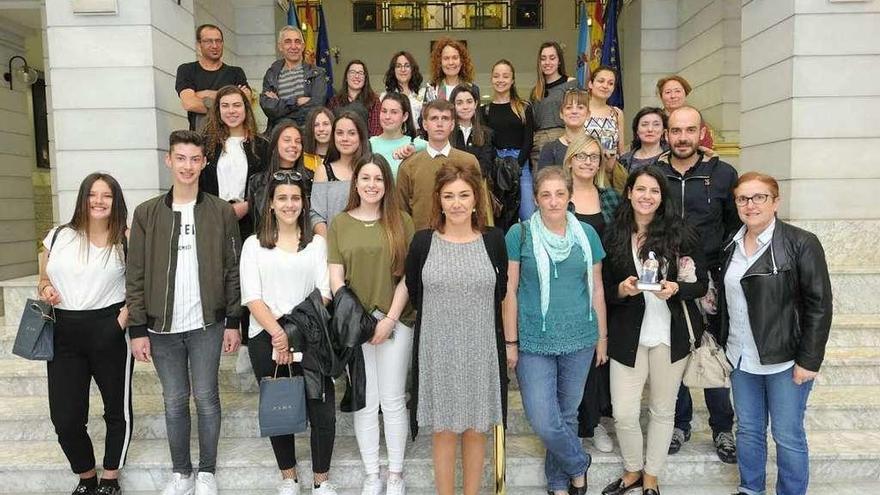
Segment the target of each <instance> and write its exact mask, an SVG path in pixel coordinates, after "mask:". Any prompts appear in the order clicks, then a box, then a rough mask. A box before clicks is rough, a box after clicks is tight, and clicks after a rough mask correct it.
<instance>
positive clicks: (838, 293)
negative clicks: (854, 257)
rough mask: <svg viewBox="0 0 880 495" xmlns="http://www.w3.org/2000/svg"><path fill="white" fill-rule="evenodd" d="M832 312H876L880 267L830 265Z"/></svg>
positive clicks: (879, 296)
mask: <svg viewBox="0 0 880 495" xmlns="http://www.w3.org/2000/svg"><path fill="white" fill-rule="evenodd" d="M829 273H830V275H831V291H832V297H833V301H834V314H835V315H844V314H856V315H858V314H876V313H877V301H880V267H878V266H870V267H864V266H856V267H830V268H829Z"/></svg>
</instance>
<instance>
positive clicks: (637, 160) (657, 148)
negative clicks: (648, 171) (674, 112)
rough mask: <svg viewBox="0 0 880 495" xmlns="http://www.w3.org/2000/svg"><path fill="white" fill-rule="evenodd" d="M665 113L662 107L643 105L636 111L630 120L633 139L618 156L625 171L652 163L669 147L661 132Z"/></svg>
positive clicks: (664, 124)
mask: <svg viewBox="0 0 880 495" xmlns="http://www.w3.org/2000/svg"><path fill="white" fill-rule="evenodd" d="M665 131H666V114H665V113H664V112H663V109H662V108H657V107H645V108H642V109H641V110H639V111H638V113H636V116H635V117H633V122H632V133H633V139H632V144H631V145H630V147H629V151H627V152H626V153H624V154H623V155H621V156H620V158H618V161H619V162H620V163H621V164H622V165H623V167H624V168H625V169H626V171H627V172H629V173H632V172H635V171H636V170H638V169H640V168H643V167H647V166H648V165H654V164H655V163H657V160H658V159H659V158H660V155H662V154H663V153H665V152H666V151H667V150H668V149H669V145H668V144H666V140H665V139H664V138H663V134H664V132H665Z"/></svg>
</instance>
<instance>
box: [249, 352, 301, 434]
mask: <svg viewBox="0 0 880 495" xmlns="http://www.w3.org/2000/svg"><path fill="white" fill-rule="evenodd" d="M287 369H288V370H289V371H290V375H291V376H282V377H279V376H278V365H275V375H274V376H272V377H264V378H263V379H262V380H260V436H261V437H275V436H279V435H293V434H295V433H302V432H304V431H306V429H308V427H309V420H308V415H307V413H306V386H305V380H304V379H303V377H302V376H293V368H292V366H290V365H287Z"/></svg>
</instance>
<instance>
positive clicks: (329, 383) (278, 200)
mask: <svg viewBox="0 0 880 495" xmlns="http://www.w3.org/2000/svg"><path fill="white" fill-rule="evenodd" d="M289 128H290V129H296V127H295V126H293V127H289ZM277 131H278V127H276V128H275V130H274V131H273V132H277ZM265 194H266V197H267V198H268V200H267V201H265V202H264V204H263V206H262V211H263V214H262V216H263V219H264V220H263V222H262V224H261V225H260V228H259V229H258V230H257V233H256V234H255V235H252V236H250V237H249V238H248V239H247V240H245V242H244V245H243V246H242V248H241V267H240V273H241V302H242V304H244V305H247V307H248V308H249V309H250V320H251V324H250V329H249V332H250V335H249V340H250V345H248V352H249V354H250V357H251V363H252V364H253V369H254V375H255V376H256V378H257V381H258V382H259V381H260V380H261V379H262V378H266V377H273V376H289V371H293V373H294V374H302V373H303V370H302V366H301V365H300V364H299V363H298V362H293V355H292V353H291V352H290V348H291V342H288V337H287V335H286V334H285V331H284V328H283V327H282V326H281V324H280V323H279V322H278V319H279V318H281V317H282V316H284V315H286V314H288V313H290V312H291V311H292V310H293V308H295V307H296V306H297V305H298V304H300V303H301V302H303V301H304V300H305V299H306V298H308V297H309V295H310V294H311V293H312V292H314V291H315V290H316V289H317V290H319V291H320V293H321V296H322V298H323V302H324V304H327V302H329V300H330V282H329V277H328V271H327V243H326V241H325V240H324V238H323V237H321V236H316V235H313V232H312V226H311V222H309V215H308V212H309V199H308V196H306V194H305V188H304V181H303V176H302V174H301V173H300V172H299V171H296V170H292V169H279V170H275V171H273V172H272V174H271V176H270V182H269V183H268V185H267V188H266V191H265ZM276 340H280V341H281V342H282V345H279V346H277V347H276V346H273V343H274V341H276ZM273 347H274V348H273ZM273 351H274V352H273ZM294 351H299V352H304V353H306V354H308V353H309V352H310V349H308V348H305V349H294ZM287 365H290V366H289V367H288V366H287ZM323 380H324V387H323V390H324V392H325V393H324V396H323V397H320V398H312V397H308V398H307V399H306V410H307V412H308V416H309V425H310V427H311V428H310V434H311V453H312V471H313V473H314V490H313V491H312V493H314V494H321V495H336V491H335V489H334V488H333V485H332V484H331V483H330V482H329V481H328V478H329V471H330V458H331V457H332V455H333V442H334V439H335V437H336V396H335V392H334V387H333V380H332V379H331V377H329V376H324V377H323ZM269 440H270V441H271V443H272V450H273V451H274V452H275V460H276V462H277V463H278V469H279V470H280V471H281V478H282V481H281V484H280V485H279V487H278V494H279V495H297V494H298V493H299V488H300V487H299V485H300V483H299V479H298V477H297V470H296V451H295V449H294V436H293V435H280V436H273V437H270V438H269Z"/></svg>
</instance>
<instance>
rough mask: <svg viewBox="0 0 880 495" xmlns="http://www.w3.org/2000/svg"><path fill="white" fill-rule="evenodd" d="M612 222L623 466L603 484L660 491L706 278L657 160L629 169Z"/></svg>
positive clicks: (608, 245)
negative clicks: (643, 422) (646, 409)
mask: <svg viewBox="0 0 880 495" xmlns="http://www.w3.org/2000/svg"><path fill="white" fill-rule="evenodd" d="M623 194H624V198H625V200H624V201H623V202H621V204H620V207H619V208H618V209H617V215H616V218H615V221H614V222H613V223H611V224H610V225H609V226H608V230H607V231H606V232H605V238H604V244H605V249H606V250H607V254H608V256H607V259H606V261H605V263H604V264H603V266H602V280H603V282H604V284H605V301H606V305H607V308H608V356H609V358H611V404H612V407H613V409H614V419H615V422H616V425H617V438H618V441H619V443H620V451H621V454H622V455H623V462H624V473H623V475H622V476H621V477H620V478H619V479H617V480H616V481H614V482H612V483H611V484H609V485H608V486H607V487H605V489H604V490H603V491H602V493H603V495H607V494H614V495H618V494H624V493H627V492H628V491H629V490H632V489H635V488H638V487H642V488H643V493H644V494H645V495H659V493H660V490H659V488H658V480H657V477H658V476H659V475H660V473H661V472H662V471H663V465H664V464H665V463H666V456H667V450H668V447H669V441H670V440H671V439H672V428H673V419H674V417H675V400H676V395H677V394H678V387H679V384H680V383H681V379H682V376H683V375H684V370H685V366H686V365H687V359H686V358H687V357H688V354H689V351H690V340H689V338H688V326H691V327H692V328H693V331H694V334H695V338H696V342H697V343H699V341H700V337H701V336H702V331H703V328H702V318H701V317H700V313H699V311H698V310H697V306H696V300H697V299H698V298H699V297H701V296H702V295H704V294H705V293H706V288H707V285H708V280H707V276H706V267H705V266H704V263H703V254H702V251H701V250H700V247H699V245H698V243H697V242H696V239H695V237H696V236H695V234H694V233H693V232H692V231H691V230H690V229H689V228H688V227H687V226H686V225H685V224H684V222H683V221H682V219H681V218H680V217H678V216H677V215H675V213H674V212H673V209H672V207H671V205H669V204H668V201H667V198H668V197H669V187H668V185H667V183H666V178H665V177H664V176H663V173H662V172H661V171H660V170H659V169H658V168H656V167H654V166H649V167H646V168H644V169H641V170H638V171H637V172H635V173H633V174H632V175H630V176H629V179H627V181H626V185H625V186H624V193H623ZM649 377H650V380H651V387H650V394H649V406H650V411H651V412H650V421H649V423H648V441H647V449H646V452H645V453H643V448H642V445H643V438H642V429H641V426H640V425H639V414H640V412H641V397H642V389H643V388H644V386H645V382H646V381H647V380H648V379H649Z"/></svg>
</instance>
